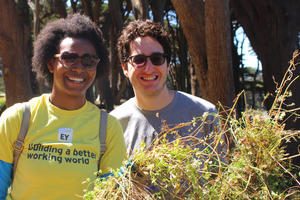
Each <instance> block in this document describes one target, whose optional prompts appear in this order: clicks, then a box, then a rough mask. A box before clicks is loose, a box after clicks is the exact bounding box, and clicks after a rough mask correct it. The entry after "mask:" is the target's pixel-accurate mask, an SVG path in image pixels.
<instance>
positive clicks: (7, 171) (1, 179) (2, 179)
mask: <svg viewBox="0 0 300 200" xmlns="http://www.w3.org/2000/svg"><path fill="white" fill-rule="evenodd" d="M11 172H12V164H10V163H7V162H4V161H2V160H0V200H4V199H5V197H6V195H7V189H8V187H9V186H10V184H11Z"/></svg>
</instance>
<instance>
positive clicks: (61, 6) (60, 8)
mask: <svg viewBox="0 0 300 200" xmlns="http://www.w3.org/2000/svg"><path fill="white" fill-rule="evenodd" d="M54 5H55V8H56V11H57V13H58V14H59V16H60V17H61V18H66V17H67V10H66V4H65V2H64V1H62V0H55V1H54Z"/></svg>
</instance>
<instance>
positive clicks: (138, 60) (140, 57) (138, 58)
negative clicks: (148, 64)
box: [132, 55, 146, 64]
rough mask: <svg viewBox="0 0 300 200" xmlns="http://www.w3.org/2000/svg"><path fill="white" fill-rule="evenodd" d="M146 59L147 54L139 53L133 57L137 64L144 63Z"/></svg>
mask: <svg viewBox="0 0 300 200" xmlns="http://www.w3.org/2000/svg"><path fill="white" fill-rule="evenodd" d="M145 59H146V56H144V55H137V56H134V57H133V59H132V61H133V62H134V63H135V64H143V63H144V62H145Z"/></svg>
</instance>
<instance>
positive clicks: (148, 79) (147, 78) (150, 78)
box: [143, 76, 157, 81]
mask: <svg viewBox="0 0 300 200" xmlns="http://www.w3.org/2000/svg"><path fill="white" fill-rule="evenodd" d="M156 78H157V76H152V77H143V80H146V81H152V80H155V79H156Z"/></svg>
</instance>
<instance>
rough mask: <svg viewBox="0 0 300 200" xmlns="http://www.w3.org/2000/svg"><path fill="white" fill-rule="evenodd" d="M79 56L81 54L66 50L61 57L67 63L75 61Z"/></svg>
mask: <svg viewBox="0 0 300 200" xmlns="http://www.w3.org/2000/svg"><path fill="white" fill-rule="evenodd" d="M78 57H79V56H78V54H76V53H69V52H64V53H63V54H61V59H62V60H63V61H64V62H66V63H74V62H75V61H76V59H78Z"/></svg>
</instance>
